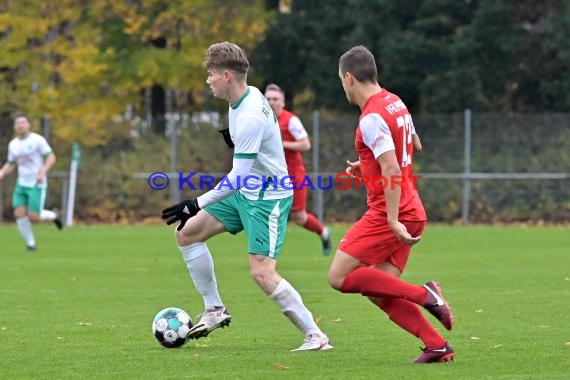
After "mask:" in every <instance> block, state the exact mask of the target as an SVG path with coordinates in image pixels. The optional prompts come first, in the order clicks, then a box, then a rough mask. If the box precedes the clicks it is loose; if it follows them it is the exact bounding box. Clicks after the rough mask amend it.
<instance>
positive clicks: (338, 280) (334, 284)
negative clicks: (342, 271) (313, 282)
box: [328, 271, 344, 291]
mask: <svg viewBox="0 0 570 380" xmlns="http://www.w3.org/2000/svg"><path fill="white" fill-rule="evenodd" d="M328 280H329V285H330V286H331V288H333V289H335V290H338V291H341V290H340V288H341V286H342V283H343V282H344V277H343V276H339V275H338V273H335V272H334V271H329V273H328Z"/></svg>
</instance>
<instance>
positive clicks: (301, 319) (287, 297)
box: [269, 279, 324, 336]
mask: <svg viewBox="0 0 570 380" xmlns="http://www.w3.org/2000/svg"><path fill="white" fill-rule="evenodd" d="M269 298H271V299H272V300H273V301H274V302H275V303H276V304H277V305H278V306H279V309H280V310H281V311H282V312H283V314H285V315H286V316H287V318H289V320H290V321H291V322H293V324H294V325H295V326H296V327H297V328H298V329H299V330H301V332H302V333H303V334H305V336H307V335H324V333H323V332H322V331H321V329H319V327H318V326H317V324H316V323H315V321H314V320H313V314H311V312H310V311H309V309H307V307H306V306H305V305H304V304H303V300H302V299H301V295H300V294H299V293H298V292H297V291H296V290H295V288H294V287H293V286H292V285H291V284H290V283H289V282H287V280H285V279H282V280H281V281H280V282H279V284H277V287H276V288H275V290H274V291H273V293H271V295H270V296H269Z"/></svg>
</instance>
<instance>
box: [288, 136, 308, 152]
mask: <svg viewBox="0 0 570 380" xmlns="http://www.w3.org/2000/svg"><path fill="white" fill-rule="evenodd" d="M283 148H285V149H291V150H295V151H297V152H306V151H307V150H310V149H311V142H310V141H309V138H308V137H305V138H304V139H301V140H297V141H283Z"/></svg>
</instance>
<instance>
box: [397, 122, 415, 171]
mask: <svg viewBox="0 0 570 380" xmlns="http://www.w3.org/2000/svg"><path fill="white" fill-rule="evenodd" d="M396 123H398V128H404V131H403V132H404V138H403V139H402V142H403V143H402V167H403V168H405V167H406V166H408V165H411V164H412V155H411V154H410V153H408V144H410V143H411V142H412V128H413V123H412V115H410V114H409V113H407V114H405V115H403V116H398V117H397V118H396Z"/></svg>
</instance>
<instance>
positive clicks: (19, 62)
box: [0, 0, 270, 146]
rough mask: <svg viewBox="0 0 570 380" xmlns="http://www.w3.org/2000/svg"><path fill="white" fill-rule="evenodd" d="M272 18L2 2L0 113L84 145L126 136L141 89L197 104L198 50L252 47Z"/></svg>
mask: <svg viewBox="0 0 570 380" xmlns="http://www.w3.org/2000/svg"><path fill="white" fill-rule="evenodd" d="M269 15H270V14H269V13H268V12H267V11H266V10H265V8H264V7H263V3H262V2H261V1H255V0H249V1H247V0H246V1H219V0H214V1H212V0H194V1H191V2H190V1H183V0H177V1H167V0H138V1H111V0H101V1H81V0H61V1H58V2H44V1H41V0H31V1H26V2H24V1H5V2H4V3H2V4H0V51H2V54H0V112H1V113H3V114H6V113H13V112H14V110H16V109H21V110H25V111H27V112H28V113H29V114H31V115H32V116H35V117H41V116H45V117H48V118H49V119H50V120H51V121H52V123H53V125H54V126H55V127H54V135H56V136H57V137H58V138H59V139H62V140H65V141H81V142H83V143H84V144H86V145H91V146H95V145H100V144H104V143H106V142H107V141H109V140H110V139H112V138H113V137H116V136H121V135H126V134H128V132H129V126H128V123H127V122H126V121H125V120H124V117H122V116H121V115H122V114H123V113H124V111H125V109H126V108H127V106H128V105H132V106H133V109H134V112H135V113H137V112H138V113H140V114H144V112H145V107H144V96H142V95H143V94H144V93H145V89H149V88H151V89H152V88H162V89H165V92H166V93H167V94H170V95H171V99H173V100H172V101H171V102H169V104H168V106H169V107H177V110H179V111H183V110H187V109H188V107H190V105H191V104H200V103H201V102H203V100H204V95H203V94H204V92H203V89H204V87H205V85H204V84H203V81H204V71H203V69H202V68H201V62H202V60H203V56H204V51H205V49H206V48H207V47H208V45H209V44H211V43H212V42H216V41H220V40H232V41H233V42H236V43H238V44H241V45H243V46H244V47H246V48H249V47H252V46H253V45H254V44H255V42H256V41H257V40H258V39H259V38H260V36H261V34H262V33H263V31H264V29H265V24H266V21H267V19H268V17H269Z"/></svg>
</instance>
